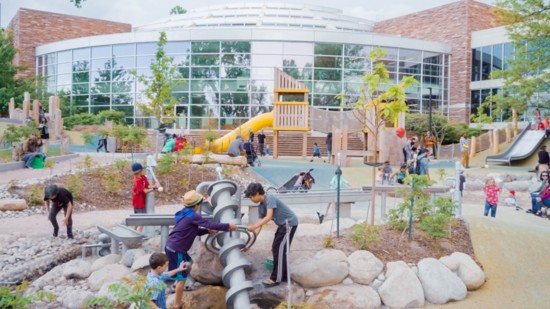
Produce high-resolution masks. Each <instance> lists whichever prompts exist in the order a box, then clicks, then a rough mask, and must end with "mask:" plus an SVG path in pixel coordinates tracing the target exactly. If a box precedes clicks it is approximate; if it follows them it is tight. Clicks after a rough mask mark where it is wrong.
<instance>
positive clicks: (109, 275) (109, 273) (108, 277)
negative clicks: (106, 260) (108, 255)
mask: <svg viewBox="0 0 550 309" xmlns="http://www.w3.org/2000/svg"><path fill="white" fill-rule="evenodd" d="M128 274H130V269H129V268H127V267H125V266H124V265H120V264H109V265H107V266H105V267H103V268H101V269H99V270H96V271H94V272H93V273H92V274H91V275H90V277H89V278H88V285H89V286H90V288H91V289H92V290H94V291H98V290H99V289H100V288H101V286H102V285H103V284H104V283H106V282H111V281H117V280H120V279H122V278H124V277H126V276H127V275H128Z"/></svg>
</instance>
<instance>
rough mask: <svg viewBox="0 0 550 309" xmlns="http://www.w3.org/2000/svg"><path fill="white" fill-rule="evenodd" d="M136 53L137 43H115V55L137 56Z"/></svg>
mask: <svg viewBox="0 0 550 309" xmlns="http://www.w3.org/2000/svg"><path fill="white" fill-rule="evenodd" d="M135 55H136V44H117V45H113V56H114V57H121V56H122V57H123V56H135Z"/></svg>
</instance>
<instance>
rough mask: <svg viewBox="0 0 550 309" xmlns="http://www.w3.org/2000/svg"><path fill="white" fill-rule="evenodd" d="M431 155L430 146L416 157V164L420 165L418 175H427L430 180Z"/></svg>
mask: <svg viewBox="0 0 550 309" xmlns="http://www.w3.org/2000/svg"><path fill="white" fill-rule="evenodd" d="M429 155H430V150H429V149H428V148H424V150H423V151H422V153H421V154H419V155H418V158H417V159H416V164H417V165H418V167H417V170H418V175H426V176H427V177H428V180H430V167H429V163H430V159H429V158H428V156H429Z"/></svg>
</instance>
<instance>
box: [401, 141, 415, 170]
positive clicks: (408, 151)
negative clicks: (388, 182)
mask: <svg viewBox="0 0 550 309" xmlns="http://www.w3.org/2000/svg"><path fill="white" fill-rule="evenodd" d="M415 142H416V140H415V138H414V137H413V138H411V139H410V140H408V141H407V143H405V146H403V159H404V160H405V162H404V163H405V164H407V162H409V160H410V159H412V147H413V145H414V143H415Z"/></svg>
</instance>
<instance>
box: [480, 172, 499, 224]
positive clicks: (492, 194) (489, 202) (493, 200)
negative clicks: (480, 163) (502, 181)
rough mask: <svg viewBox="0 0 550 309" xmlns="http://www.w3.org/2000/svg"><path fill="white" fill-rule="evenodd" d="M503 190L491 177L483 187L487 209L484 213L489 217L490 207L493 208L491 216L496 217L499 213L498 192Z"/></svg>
mask: <svg viewBox="0 0 550 309" xmlns="http://www.w3.org/2000/svg"><path fill="white" fill-rule="evenodd" d="M501 191H502V188H500V187H499V186H497V185H496V184H495V179H494V178H493V177H489V178H488V179H487V181H486V182H485V187H483V192H485V196H486V199H485V211H484V213H483V215H484V216H485V217H487V215H488V214H489V209H490V210H491V217H493V218H494V217H495V216H496V214H497V204H498V194H499V193H500V192H501Z"/></svg>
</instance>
